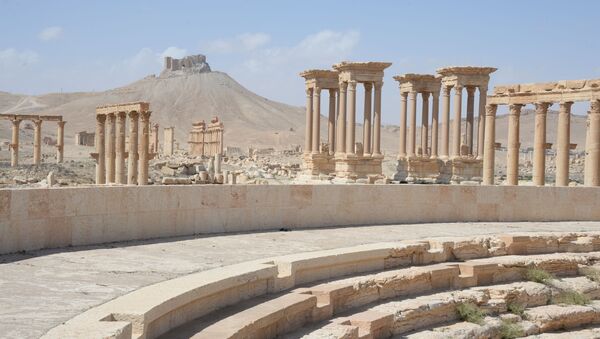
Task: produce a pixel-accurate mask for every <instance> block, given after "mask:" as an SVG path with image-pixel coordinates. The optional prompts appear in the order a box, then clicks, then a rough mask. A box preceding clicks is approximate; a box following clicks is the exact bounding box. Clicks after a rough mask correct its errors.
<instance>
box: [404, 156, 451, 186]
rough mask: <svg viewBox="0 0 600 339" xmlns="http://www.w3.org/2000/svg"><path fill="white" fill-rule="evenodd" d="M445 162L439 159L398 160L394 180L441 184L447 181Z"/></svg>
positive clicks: (415, 158)
mask: <svg viewBox="0 0 600 339" xmlns="http://www.w3.org/2000/svg"><path fill="white" fill-rule="evenodd" d="M443 167H444V162H443V161H442V160H440V159H437V158H426V157H402V158H400V159H398V163H397V166H396V173H395V174H394V180H397V181H400V182H406V183H415V184H439V183H444V182H445V181H444V180H443V179H444V176H443V173H442V170H443Z"/></svg>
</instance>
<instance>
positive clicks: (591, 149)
mask: <svg viewBox="0 0 600 339" xmlns="http://www.w3.org/2000/svg"><path fill="white" fill-rule="evenodd" d="M588 119H589V124H590V127H589V130H588V133H589V134H588V137H587V138H586V145H585V164H586V166H585V176H584V178H583V179H584V185H585V186H600V100H593V101H592V103H591V107H590V113H589V114H588Z"/></svg>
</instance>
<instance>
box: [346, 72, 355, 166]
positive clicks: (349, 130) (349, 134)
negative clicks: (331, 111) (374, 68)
mask: <svg viewBox="0 0 600 339" xmlns="http://www.w3.org/2000/svg"><path fill="white" fill-rule="evenodd" d="M346 123H347V125H348V126H347V127H346V153H347V154H356V150H355V149H354V140H355V138H356V81H348V121H347V122H346Z"/></svg>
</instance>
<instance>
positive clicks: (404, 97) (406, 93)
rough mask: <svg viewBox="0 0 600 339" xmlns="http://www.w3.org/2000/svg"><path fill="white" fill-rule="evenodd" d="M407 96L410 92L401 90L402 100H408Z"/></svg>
mask: <svg viewBox="0 0 600 339" xmlns="http://www.w3.org/2000/svg"><path fill="white" fill-rule="evenodd" d="M406 97H408V92H400V99H401V100H406Z"/></svg>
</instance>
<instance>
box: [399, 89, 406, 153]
mask: <svg viewBox="0 0 600 339" xmlns="http://www.w3.org/2000/svg"><path fill="white" fill-rule="evenodd" d="M407 97H408V92H404V93H402V92H401V93H400V148H399V151H398V158H404V157H406V98H407Z"/></svg>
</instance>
